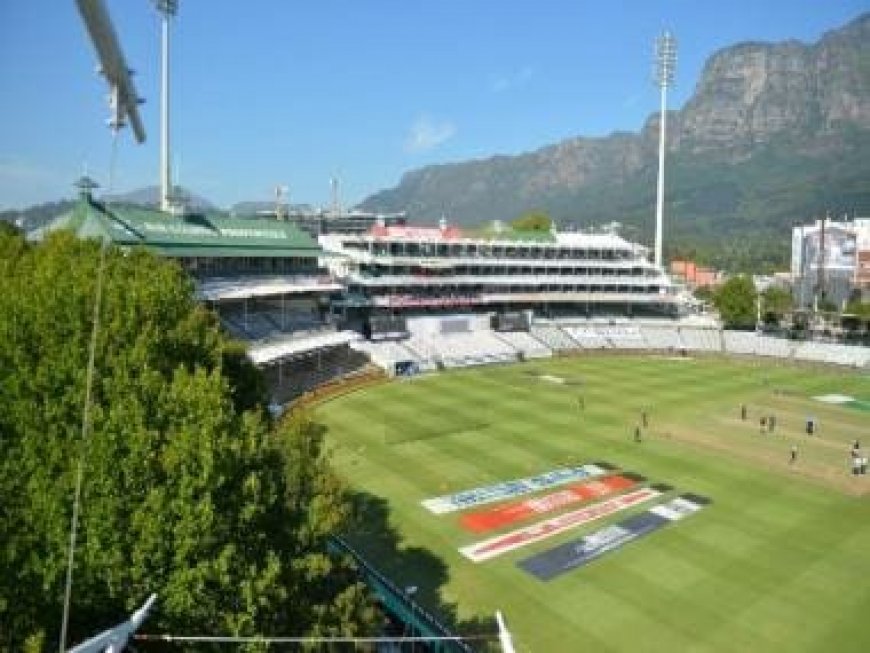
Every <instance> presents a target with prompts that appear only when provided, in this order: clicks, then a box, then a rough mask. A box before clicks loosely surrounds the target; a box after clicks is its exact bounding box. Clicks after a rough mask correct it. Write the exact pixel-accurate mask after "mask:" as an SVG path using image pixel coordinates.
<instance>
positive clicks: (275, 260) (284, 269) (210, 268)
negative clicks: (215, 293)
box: [178, 256, 317, 277]
mask: <svg viewBox="0 0 870 653" xmlns="http://www.w3.org/2000/svg"><path fill="white" fill-rule="evenodd" d="M178 261H179V263H181V265H182V267H183V268H184V269H185V270H186V271H187V272H189V273H190V274H192V275H195V276H198V277H211V276H216V277H219V276H230V275H236V274H312V273H315V272H317V259H316V258H315V257H297V256H288V257H268V256H266V257H262V258H259V257H253V256H239V257H209V256H196V257H183V258H179V259H178Z"/></svg>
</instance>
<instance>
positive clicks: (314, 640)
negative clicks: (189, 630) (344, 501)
mask: <svg viewBox="0 0 870 653" xmlns="http://www.w3.org/2000/svg"><path fill="white" fill-rule="evenodd" d="M133 639H135V640H138V641H146V642H193V643H196V642H199V643H208V644H319V643H328V644H399V643H402V642H422V643H425V642H471V641H493V640H496V639H498V637H497V636H496V635H472V636H469V637H460V636H459V635H452V636H440V637H439V636H432V637H232V636H220V635H214V636H212V635H147V634H136V635H133Z"/></svg>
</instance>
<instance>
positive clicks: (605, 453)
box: [321, 356, 870, 652]
mask: <svg viewBox="0 0 870 653" xmlns="http://www.w3.org/2000/svg"><path fill="white" fill-rule="evenodd" d="M528 371H534V372H536V373H544V374H552V375H553V376H562V377H563V378H566V379H569V380H571V381H572V382H577V381H578V380H582V381H583V382H584V383H583V384H582V385H559V384H552V383H546V382H543V381H540V380H537V379H535V378H534V377H533V376H531V375H530V374H528V373H527V372H528ZM810 377H812V378H810ZM395 386H401V390H400V391H399V392H395V393H393V392H385V390H392V388H394V387H395ZM846 387H848V388H849V390H848V391H844V388H846ZM781 389H785V390H786V391H787V392H788V393H789V394H787V395H784V396H783V395H775V394H774V390H781ZM829 392H839V393H843V394H851V395H852V396H857V397H861V396H870V379H868V378H866V377H864V378H863V379H862V378H861V377H858V376H857V375H851V376H847V377H844V375H842V374H837V373H830V372H826V371H824V370H818V369H815V368H813V369H811V370H810V369H808V368H794V367H789V366H782V367H778V366H777V367H771V368H768V367H766V365H765V362H764V361H762V362H756V361H740V362H737V363H734V362H733V361H729V360H727V359H718V358H709V359H707V358H699V359H696V360H694V361H691V362H687V363H683V362H676V361H666V360H661V359H654V358H645V357H642V356H640V357H631V356H619V357H612V358H605V357H597V356H590V357H586V358H584V357H577V358H573V359H561V360H555V361H546V362H539V361H535V362H534V363H529V364H525V365H518V366H513V367H499V368H487V369H480V370H473V371H470V372H466V371H462V372H450V373H447V374H443V375H437V376H433V377H429V378H426V379H421V380H415V381H413V382H410V383H397V384H393V385H390V386H382V387H379V388H374V389H372V390H371V391H367V392H365V393H362V394H359V395H351V396H349V397H347V398H343V399H342V400H340V401H336V402H332V403H330V404H328V405H326V406H324V408H323V409H322V411H321V413H322V417H323V419H324V420H325V421H326V423H327V425H328V426H331V427H334V428H335V429H336V431H338V430H341V431H343V433H342V436H341V442H340V444H341V446H340V447H339V448H338V450H337V455H336V458H337V460H339V461H341V463H342V464H341V465H340V466H339V468H340V470H341V472H342V473H344V474H347V475H348V476H349V478H350V480H351V481H352V482H353V483H354V484H355V485H357V486H358V487H362V488H367V487H371V488H372V491H374V488H377V490H378V492H377V493H378V494H379V495H381V496H388V497H390V499H391V505H392V510H391V514H390V522H391V523H393V524H395V525H398V526H399V527H400V528H401V530H402V536H403V538H404V544H403V545H402V546H419V547H423V548H425V549H426V550H428V551H430V552H431V553H432V554H433V555H435V556H437V557H438V558H439V559H440V560H441V561H442V562H443V563H444V564H446V565H447V569H448V571H447V573H446V576H445V575H442V574H441V572H438V573H434V574H433V573H432V572H431V570H429V571H427V570H426V569H420V570H415V569H413V568H411V567H409V566H408V565H407V560H405V561H404V562H403V561H402V560H399V561H392V562H390V561H388V560H386V559H385V560H386V561H385V564H389V565H391V566H393V567H394V568H395V573H396V574H397V576H396V577H395V578H394V579H395V580H396V581H397V582H398V583H399V584H400V585H401V584H403V583H404V584H420V583H423V584H425V583H427V582H429V583H437V585H436V586H435V587H433V588H431V589H433V590H435V593H434V594H433V593H432V592H426V593H424V592H421V594H422V595H423V597H424V598H425V600H424V604H427V602H428V603H429V604H430V605H429V607H433V608H436V609H438V608H439V605H438V604H437V602H436V603H434V604H433V603H432V597H433V596H440V597H441V600H442V601H444V602H446V603H452V602H454V601H455V602H458V614H459V615H460V617H461V618H462V619H468V618H471V617H489V616H491V614H492V612H493V610H494V609H496V608H498V609H502V610H503V611H504V612H505V614H506V616H507V618H508V623H509V625H510V626H511V629H512V631H513V632H514V636H515V641H516V643H517V645H518V646H517V648H518V650H536V651H556V652H558V651H575V650H581V649H584V648H585V649H588V650H596V651H599V650H616V651H639V650H710V651H732V650H764V651H794V650H813V646H815V647H816V649H818V648H819V644H820V643H823V644H824V646H823V647H822V648H823V649H824V650H837V651H842V650H866V649H868V648H870V646H868V644H870V633H866V632H864V631H865V630H866V628H864V626H863V623H864V622H863V621H862V616H863V615H864V614H866V612H867V610H870V592H868V589H867V585H866V583H862V582H860V580H859V581H857V582H852V583H850V584H848V586H846V587H844V584H847V583H848V579H849V578H850V576H852V577H854V578H856V579H863V578H866V577H867V576H868V574H870V556H868V555H867V554H866V551H867V550H868V547H870V508H868V502H867V501H862V500H857V499H852V498H849V497H847V496H844V495H842V494H840V493H838V492H836V491H834V490H828V489H825V488H822V487H818V486H814V485H811V484H809V483H808V482H806V481H804V480H803V479H802V478H801V477H800V476H799V475H797V474H789V473H786V472H785V471H778V472H776V473H770V471H768V469H769V466H768V464H767V463H764V462H763V461H762V462H760V463H757V464H756V463H754V462H752V455H751V452H752V451H759V452H762V453H763V451H764V443H760V442H758V438H760V437H761V436H759V435H757V434H755V435H752V434H750V433H749V432H743V431H741V430H739V425H738V426H737V427H736V428H735V422H734V418H735V416H736V415H738V412H739V405H740V403H742V402H746V403H750V404H751V405H752V406H756V405H757V406H758V408H759V410H766V409H767V408H768V407H770V408H771V409H773V410H777V411H779V410H781V409H782V408H785V407H786V406H784V405H783V406H782V407H780V406H779V405H778V404H777V403H776V401H777V397H779V398H781V399H782V398H783V397H785V399H784V401H786V403H787V404H788V406H789V410H783V413H782V417H781V420H785V423H786V424H790V422H791V421H792V420H793V417H792V412H793V413H794V415H795V416H797V415H800V413H801V412H802V410H801V405H802V403H801V402H804V403H803V405H804V406H805V407H807V409H809V408H815V407H817V406H818V405H819V404H818V402H814V401H813V400H812V399H810V398H809V397H810V396H812V395H815V394H826V393H829ZM579 394H582V395H583V396H584V397H585V399H586V403H587V409H586V410H585V411H579V410H577V407H576V402H577V396H578V395H579ZM372 398H374V399H376V401H377V402H380V403H381V404H382V403H391V402H398V403H401V404H402V405H403V408H402V410H398V411H397V410H395V409H392V408H391V409H390V410H386V409H385V408H384V407H383V406H382V405H379V404H371V403H370V400H371V399H372ZM361 399H362V400H361ZM646 402H651V403H650V404H649V405H650V406H651V420H652V421H651V428H650V433H649V434H648V435H649V437H648V439H647V440H645V441H644V442H643V443H642V444H640V445H635V443H633V442H631V437H630V428H631V426H632V425H633V423H634V422H635V421H636V420H637V419H638V418H639V409H640V407H642V406H645V405H647V404H646ZM756 402H757V403H756ZM347 406H354V411H346V410H345V408H346V407H347ZM373 406H374V408H373ZM336 408H337V409H338V410H339V412H341V415H340V417H339V418H338V419H335V420H331V413H333V411H334V409H336ZM415 410H416V411H417V413H418V414H419V415H420V416H421V417H420V419H419V421H420V429H421V432H423V433H425V432H426V431H427V429H428V430H429V431H430V432H431V431H434V430H437V428H440V427H443V426H444V425H445V424H446V425H449V424H450V423H452V422H453V421H454V420H455V421H456V422H458V428H457V430H456V431H455V432H451V431H450V430H449V429H446V430H445V433H444V434H443V435H439V436H438V437H425V438H423V439H420V440H417V441H409V442H406V443H403V444H398V445H389V444H386V443H385V441H384V438H383V437H378V427H377V426H373V425H371V424H369V423H366V420H367V419H369V418H370V417H371V416H373V415H374V416H375V417H376V418H377V419H378V420H382V419H385V418H389V419H391V418H393V417H395V416H396V415H400V416H407V415H413V414H414V412H415ZM827 410H832V413H831V416H827V415H826V416H825V417H823V418H822V419H824V420H825V422H830V426H831V427H832V428H833V427H834V423H835V422H836V428H837V429H840V428H841V427H842V429H843V433H842V437H844V438H849V437H860V436H861V435H863V434H862V433H861V429H862V428H864V427H863V426H862V424H861V421H860V419H858V420H857V421H856V420H853V419H852V418H849V417H845V416H844V414H843V413H839V412H837V411H838V409H836V408H835V409H830V408H828V409H827ZM441 412H444V413H449V416H441V415H439V413H441ZM856 414H857V411H856ZM778 415H779V413H778ZM819 415H822V413H821V412H819ZM484 421H485V422H486V423H487V425H486V426H485V427H480V426H479V425H480V424H481V423H482V422H484ZM358 422H359V423H361V424H360V431H359V433H360V434H359V437H358V438H357V437H355V436H354V434H353V433H352V432H351V431H347V429H353V427H354V424H355V423H358ZM462 423H466V424H471V425H472V427H471V428H465V429H463V424H462ZM781 423H783V422H782V421H781ZM749 427H750V425H747V429H749ZM756 427H757V424H756ZM666 429H673V430H675V431H676V430H677V429H680V432H681V433H683V434H686V435H687V436H691V434H693V433H701V434H703V436H704V437H705V438H707V439H708V440H709V441H710V442H714V441H720V440H727V442H728V443H729V446H734V447H738V448H739V450H743V451H745V452H748V453H749V454H750V455H748V456H744V457H743V458H741V457H734V456H731V455H728V454H726V455H723V450H721V449H717V448H713V447H710V446H708V445H707V444H706V441H703V440H699V441H698V442H695V443H692V442H684V441H682V440H679V439H677V438H676V437H674V438H673V439H668V438H667V436H666V433H665V430H666ZM777 430H779V427H778V429H777ZM382 432H383V428H381V433H382ZM330 437H332V435H331V434H330ZM789 437H790V436H786V437H783V438H782V441H783V442H785V441H787V440H788V438H789ZM837 437H840V435H838V436H837ZM867 444H870V443H867ZM355 446H364V450H363V451H361V452H360V451H359V450H358V449H355V448H354V447H355ZM865 446H866V444H865ZM809 451H810V450H809V449H807V453H809ZM802 453H803V452H802ZM576 457H580V458H582V459H583V461H584V462H585V461H587V460H590V459H604V460H610V461H611V462H614V463H615V464H618V465H620V466H621V467H623V468H626V469H631V470H632V471H638V472H640V473H643V474H645V475H646V476H647V477H649V478H650V480H653V481H667V482H671V483H672V484H674V485H676V486H677V487H678V489H679V490H692V491H697V492H699V493H702V494H707V495H709V496H711V497H712V498H713V503H712V504H711V505H710V506H709V507H708V508H706V509H705V510H704V511H702V512H701V513H699V514H698V515H695V516H693V517H691V518H690V519H688V520H685V522H680V523H678V524H674V525H672V526H669V527H667V528H665V529H662V530H661V531H659V532H656V533H655V534H652V535H650V536H648V537H645V538H642V539H641V540H639V541H637V542H633V543H630V544H628V545H627V546H626V547H624V548H623V549H620V550H619V551H615V552H612V553H610V554H608V555H607V556H604V557H603V558H602V559H601V560H599V561H596V562H594V563H592V564H590V565H588V566H587V567H583V568H582V569H579V570H575V571H573V572H571V573H568V574H566V575H565V576H563V577H560V578H559V579H557V580H555V581H553V582H551V583H541V582H538V581H536V580H535V579H532V578H531V577H529V576H528V575H526V574H524V573H523V572H521V571H520V570H518V569H517V568H516V567H515V566H514V563H515V561H516V560H517V559H520V558H522V557H524V556H525V555H528V554H529V553H531V552H533V551H543V550H546V549H547V548H549V547H551V546H554V545H555V544H556V543H557V542H559V541H568V540H572V539H576V538H577V537H579V536H580V535H581V534H583V533H587V532H590V531H591V530H595V529H596V528H600V527H601V526H602V525H603V524H605V523H613V522H614V521H618V520H619V519H621V518H624V517H625V516H626V515H627V514H630V512H626V513H621V514H620V515H619V516H614V518H613V519H608V520H604V521H602V522H599V523H597V524H595V525H594V526H589V527H588V528H582V529H577V530H575V531H571V532H570V533H567V534H563V535H562V536H559V537H557V538H552V540H547V541H546V542H543V543H539V544H538V545H534V546H531V547H528V548H524V549H521V550H520V551H517V552H514V553H513V554H507V555H505V556H503V557H500V558H497V559H496V560H494V561H492V562H491V563H483V564H481V565H473V564H471V563H469V562H468V561H466V560H464V559H463V558H461V556H459V554H458V553H457V552H456V546H458V545H459V544H464V543H468V541H470V540H471V539H474V538H469V536H468V535H466V534H464V533H463V532H462V530H461V529H459V528H458V524H457V521H456V519H452V518H446V519H445V518H444V517H437V516H434V515H430V514H429V513H427V512H426V511H425V510H423V509H422V508H421V507H420V506H419V505H418V504H416V503H414V502H412V501H410V500H409V495H410V493H411V492H412V490H409V486H408V481H407V480H406V479H404V478H402V477H403V476H415V477H416V478H415V479H414V480H413V482H412V485H413V486H414V487H417V488H426V487H429V486H431V485H432V483H435V484H436V485H435V486H434V487H438V486H437V483H438V482H439V480H433V479H441V480H440V482H441V483H444V482H449V479H455V478H457V477H459V478H464V477H474V478H475V479H479V478H481V477H486V478H487V479H489V478H491V479H492V480H493V481H499V480H509V479H512V478H517V477H519V476H524V475H526V473H525V470H524V469H523V467H524V465H525V466H532V467H536V466H538V467H539V466H541V465H543V466H544V467H545V468H551V467H554V466H557V465H553V464H552V463H551V462H550V461H555V462H561V459H562V458H576ZM351 460H355V461H356V462H355V463H351V462H350V461H351ZM382 460H383V461H389V462H388V464H385V465H381V461H382ZM397 461H398V462H397ZM418 468H420V469H425V472H418V471H417V470H418ZM432 469H434V470H436V471H437V473H435V474H431V471H432ZM518 470H519V471H518ZM536 471H538V470H536ZM397 477H398V478H397ZM856 482H860V480H858V479H856ZM482 484H486V481H484V482H475V483H474V484H473V485H471V486H469V487H474V486H479V485H482ZM459 489H467V488H466V487H462V488H459ZM419 491H420V490H418V493H419ZM435 493H438V492H435ZM360 545H361V546H364V545H365V543H364V542H363V543H360ZM378 546H381V545H380V544H379V545H378ZM386 552H387V553H389V549H388V550H387V551H386ZM372 553H373V554H375V555H377V553H378V552H377V551H373V552H372ZM378 562H380V559H378ZM439 578H440V580H438V579H439ZM440 607H444V606H440ZM447 611H448V612H449V611H450V609H449V608H448V609H447ZM711 614H720V615H721V618H720V619H719V620H718V621H714V620H713V619H712V618H711ZM678 615H679V616H678ZM843 616H845V617H846V618H843ZM808 620H809V621H810V622H811V623H809V622H808ZM856 642H857V643H861V644H863V645H864V646H863V647H858V646H854V644H855V643H856Z"/></svg>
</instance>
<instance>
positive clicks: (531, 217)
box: [511, 211, 553, 231]
mask: <svg viewBox="0 0 870 653" xmlns="http://www.w3.org/2000/svg"><path fill="white" fill-rule="evenodd" d="M511 226H512V227H513V228H514V229H516V230H517V231H550V229H552V227H553V220H552V218H550V216H549V214H547V212H546V211H527V212H526V213H523V214H522V215H521V216H520V217H518V218H516V219H515V220H513V221H512V222H511Z"/></svg>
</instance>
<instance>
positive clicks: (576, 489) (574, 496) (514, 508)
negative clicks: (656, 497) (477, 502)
mask: <svg viewBox="0 0 870 653" xmlns="http://www.w3.org/2000/svg"><path fill="white" fill-rule="evenodd" d="M639 480H642V479H641V478H640V477H635V476H624V475H614V476H605V477H604V478H602V479H595V480H592V481H586V482H584V483H575V484H573V485H569V486H568V487H566V488H565V489H563V490H559V491H558V492H553V493H551V494H545V495H544V496H541V497H535V498H532V499H525V500H523V501H517V502H514V503H508V504H505V505H501V506H498V507H496V508H491V509H490V510H482V511H478V512H471V513H467V514H465V515H462V517H461V518H460V519H459V523H460V524H462V526H463V527H465V528H466V529H467V530H470V531H474V532H475V533H485V532H486V531H491V530H495V529H498V528H502V527H503V526H507V525H509V524H514V523H516V522H519V521H523V520H525V519H529V518H530V517H534V516H536V515H542V514H546V513H549V512H555V511H557V510H560V509H561V508H564V507H565V506H569V505H572V504H576V503H580V502H582V501H590V500H592V499H600V498H601V497H604V496H607V495H610V494H615V493H617V492H620V491H623V490H627V489H629V488H631V487H634V486H635V485H637V483H638V481H639Z"/></svg>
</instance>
